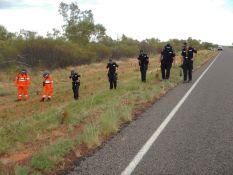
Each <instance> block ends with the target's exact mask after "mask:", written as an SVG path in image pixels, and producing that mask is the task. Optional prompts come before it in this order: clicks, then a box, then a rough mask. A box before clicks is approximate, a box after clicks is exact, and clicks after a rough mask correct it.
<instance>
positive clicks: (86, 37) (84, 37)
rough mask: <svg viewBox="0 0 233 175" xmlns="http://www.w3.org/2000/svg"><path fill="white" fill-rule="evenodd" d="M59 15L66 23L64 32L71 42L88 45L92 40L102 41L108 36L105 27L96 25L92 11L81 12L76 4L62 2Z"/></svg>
mask: <svg viewBox="0 0 233 175" xmlns="http://www.w3.org/2000/svg"><path fill="white" fill-rule="evenodd" d="M59 13H60V14H61V15H62V17H63V20H64V22H65V24H64V25H63V30H64V34H65V36H66V37H67V39H68V40H69V41H72V42H75V43H81V44H87V43H89V42H90V41H91V40H93V41H97V42H98V41H101V40H102V39H103V38H104V37H105V36H106V33H105V31H106V29H105V27H104V26H103V25H101V24H95V23H94V18H93V14H92V11H91V10H85V11H82V10H80V9H79V7H78V5H77V3H76V2H72V3H71V4H66V3H64V2H61V3H60V6H59Z"/></svg>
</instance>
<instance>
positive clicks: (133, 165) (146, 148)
mask: <svg viewBox="0 0 233 175" xmlns="http://www.w3.org/2000/svg"><path fill="white" fill-rule="evenodd" d="M220 54H221V52H220V53H219V54H218V55H217V56H216V58H215V59H214V61H213V62H212V63H211V64H210V65H209V66H208V67H207V68H206V70H205V71H204V72H203V73H202V74H201V76H200V77H199V78H198V79H197V80H196V82H195V83H194V84H193V85H192V87H191V88H190V89H189V90H188V92H187V93H186V94H185V95H184V96H183V98H182V99H181V100H180V101H179V102H178V103H177V105H176V106H175V107H174V108H173V109H172V111H171V112H170V113H169V115H168V116H167V117H166V119H165V120H164V121H163V123H162V124H161V125H160V126H159V127H158V129H157V130H156V131H155V132H154V133H153V135H152V136H151V137H150V138H149V139H148V140H147V142H146V143H145V145H143V147H142V148H141V149H140V151H139V152H138V153H137V155H136V156H135V157H134V158H133V160H132V161H131V162H130V164H129V165H128V166H127V167H126V168H125V170H124V171H123V172H122V173H121V175H130V174H131V173H132V172H133V171H134V169H135V168H136V167H137V165H138V164H139V163H140V161H141V160H142V158H143V157H144V156H145V154H146V153H147V152H148V151H149V149H150V147H151V146H152V145H153V143H154V142H155V141H156V140H157V138H158V137H159V135H160V134H161V133H162V131H163V130H164V129H165V128H166V126H167V124H168V123H169V122H170V121H171V119H172V118H173V117H174V115H175V114H176V112H177V111H178V110H179V109H180V107H181V106H182V104H183V103H184V102H185V100H186V99H187V98H188V96H189V95H190V94H191V92H192V91H193V90H194V88H195V87H196V86H197V84H198V83H199V82H200V80H201V79H202V78H203V76H204V75H205V74H206V72H207V71H208V70H209V69H210V67H211V66H212V65H213V64H214V62H215V61H216V60H217V58H218V57H219V55H220Z"/></svg>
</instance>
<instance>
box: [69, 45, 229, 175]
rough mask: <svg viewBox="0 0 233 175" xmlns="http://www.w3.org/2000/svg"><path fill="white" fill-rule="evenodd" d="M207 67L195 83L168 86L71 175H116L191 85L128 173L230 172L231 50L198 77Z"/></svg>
mask: <svg viewBox="0 0 233 175" xmlns="http://www.w3.org/2000/svg"><path fill="white" fill-rule="evenodd" d="M208 66H209V65H205V66H204V67H203V68H201V69H199V70H198V71H196V72H195V73H194V82H193V83H189V84H182V85H180V86H178V87H176V88H175V89H173V90H171V91H170V92H169V93H168V94H167V95H166V96H165V97H163V98H162V99H161V100H159V101H158V102H157V103H156V104H154V105H153V106H152V107H151V108H150V109H148V110H147V111H146V112H145V113H143V114H142V116H141V117H140V118H139V119H138V120H136V121H134V122H132V123H131V124H130V125H129V126H127V127H125V128H124V129H123V130H122V131H121V132H120V133H119V134H117V135H116V136H115V137H114V138H113V139H112V140H110V141H109V142H108V143H107V144H106V145H104V146H103V148H102V149H100V150H99V151H97V152H96V153H95V154H93V155H91V156H89V157H86V158H84V159H83V160H81V161H80V160H79V161H77V167H76V168H75V169H74V171H73V172H70V173H69V175H89V174H91V175H120V174H121V173H122V172H123V171H124V170H126V168H127V167H128V166H129V164H130V163H131V162H132V161H134V160H135V159H134V157H135V156H136V155H138V152H139V150H140V149H141V148H142V147H143V146H144V145H145V143H146V142H147V141H148V139H149V138H150V137H151V136H152V135H153V134H154V133H155V132H156V131H157V130H158V128H159V127H161V124H162V123H163V121H164V120H165V119H166V118H167V116H169V114H170V112H171V111H172V110H174V107H175V106H176V105H177V104H178V103H179V102H180V100H181V99H182V97H183V96H184V95H185V94H186V92H188V91H189V89H190V88H191V87H192V86H194V85H196V86H195V87H193V90H192V91H191V92H190V94H189V95H188V96H187V98H185V99H183V100H184V101H183V103H182V104H181V105H180V106H179V108H178V110H177V112H175V113H174V115H172V118H170V120H169V122H167V125H165V126H164V128H163V129H162V130H161V133H159V134H158V137H157V138H156V139H155V141H154V142H153V144H151V147H149V149H148V152H146V151H144V153H142V152H141V154H143V155H144V157H142V156H141V159H140V160H139V161H138V164H136V166H134V168H133V169H132V168H131V172H132V173H131V174H133V175H150V174H151V175H215V174H216V175H228V174H229V175H232V174H233V51H232V50H230V49H224V51H222V52H221V53H220V55H219V56H218V57H217V59H216V60H215V62H214V63H213V64H212V65H211V66H210V68H209V69H208V71H207V72H206V73H205V74H204V75H203V77H202V78H199V77H200V75H201V74H202V73H203V72H204V71H205V70H206V68H207V67H208ZM198 78H199V80H198V83H195V81H196V80H197V79H198ZM139 157H140V155H139ZM133 163H134V165H135V162H133ZM128 168H129V167H128ZM129 169H130V168H129ZM126 174H130V173H127V172H126Z"/></svg>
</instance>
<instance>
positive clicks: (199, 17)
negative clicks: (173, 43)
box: [0, 0, 233, 45]
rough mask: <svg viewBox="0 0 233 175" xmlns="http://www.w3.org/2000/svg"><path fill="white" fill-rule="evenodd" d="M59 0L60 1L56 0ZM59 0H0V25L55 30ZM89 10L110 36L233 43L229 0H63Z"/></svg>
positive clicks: (232, 12)
mask: <svg viewBox="0 0 233 175" xmlns="http://www.w3.org/2000/svg"><path fill="white" fill-rule="evenodd" d="M61 1H62V0H61ZM61 1H60V0H0V24H1V25H4V26H5V27H6V28H7V30H8V31H10V32H19V30H20V29H26V30H32V31H35V32H38V33H39V34H40V35H46V33H47V31H51V30H52V28H58V29H60V28H61V25H62V23H63V22H62V18H61V16H59V14H58V7H59V4H60V2H61ZM71 1H73V2H74V1H76V2H77V3H78V5H79V7H80V8H81V9H82V10H86V9H91V10H92V11H93V14H94V18H95V22H96V23H101V24H103V25H104V26H105V27H106V29H107V34H108V35H110V36H111V37H113V38H114V39H116V38H117V36H121V35H122V34H125V35H127V36H129V37H132V38H135V39H138V40H143V39H146V38H152V37H154V38H159V39H160V40H163V41H165V40H168V39H174V38H178V39H187V38H188V37H192V38H195V39H200V40H202V41H208V42H213V43H216V44H221V45H231V44H232V43H233V0H63V2H66V3H70V2H71Z"/></svg>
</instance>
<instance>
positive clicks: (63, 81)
mask: <svg viewBox="0 0 233 175" xmlns="http://www.w3.org/2000/svg"><path fill="white" fill-rule="evenodd" d="M214 55H216V53H214V52H207V51H201V52H199V54H198V56H197V58H196V60H195V62H194V63H195V64H194V66H195V67H198V66H199V65H201V64H202V63H203V62H206V60H209V58H210V57H213V56H214ZM156 59H158V57H156V58H152V59H151V62H150V66H149V71H148V74H147V82H146V83H141V82H140V78H139V72H138V71H136V69H138V64H137V61H136V59H135V60H128V61H126V62H120V63H119V64H120V70H119V86H118V89H117V90H113V91H110V90H109V89H108V82H107V80H106V78H107V77H106V70H105V69H103V67H105V63H101V64H94V65H90V66H87V65H85V66H81V67H79V68H78V70H80V73H82V80H81V88H80V94H81V98H80V100H79V101H74V100H73V99H72V93H71V87H70V80H69V79H68V78H67V77H68V75H69V70H70V69H69V68H67V69H64V70H57V71H54V72H53V75H54V79H56V81H55V83H56V86H55V87H56V89H55V90H54V98H53V100H52V102H51V103H39V102H38V100H39V97H40V96H39V97H33V98H34V99H31V101H30V102H28V103H27V102H25V103H26V104H27V105H26V106H25V107H24V108H23V109H22V108H21V105H22V104H18V103H12V101H13V99H14V97H15V95H14V94H15V92H16V91H15V89H14V88H12V87H11V86H10V85H9V82H8V84H7V83H6V86H7V87H9V88H7V89H6V90H5V89H3V92H2V93H3V94H10V97H11V100H12V101H10V100H9V99H8V98H6V103H7V104H6V105H9V108H8V106H6V107H5V108H4V109H0V113H1V114H0V154H1V153H14V152H15V151H18V150H22V149H23V148H24V147H23V146H24V144H25V143H31V144H32V145H36V144H37V143H38V142H41V143H40V144H41V145H42V146H41V148H40V149H38V150H37V151H36V152H35V153H34V154H33V155H32V159H31V161H30V162H29V164H28V167H29V168H30V170H31V172H30V173H33V172H37V171H36V170H40V172H41V173H42V174H43V173H45V172H46V173H48V172H50V171H51V170H53V169H54V168H55V167H56V165H57V164H58V163H59V162H60V161H62V160H63V159H64V156H65V155H67V154H68V153H69V152H70V151H71V150H72V149H74V147H79V146H80V145H85V146H86V147H87V148H93V147H97V146H99V145H100V144H101V140H102V138H103V137H105V136H109V135H111V134H114V133H116V132H117V131H118V130H119V128H120V126H121V125H122V124H123V123H126V122H129V121H131V120H132V119H133V115H132V114H133V111H134V110H135V109H138V110H140V109H141V108H144V106H143V105H142V104H143V103H147V102H148V101H153V99H154V98H159V97H160V95H161V93H165V92H166V91H167V90H168V89H170V88H173V87H174V86H176V85H177V84H179V83H180V82H181V81H182V77H180V76H179V73H180V68H179V67H178V66H177V65H174V66H173V68H172V72H171V80H170V81H166V82H160V81H157V80H155V67H159V65H158V64H155V62H156ZM87 70H88V71H87ZM121 71H122V74H121ZM123 72H124V73H123ZM34 76H36V74H35V75H34ZM38 76H40V75H38ZM40 78H41V77H40ZM10 79H11V78H9V80H10ZM58 80H59V82H60V83H58ZM37 83H38V82H37V81H36V78H35V79H33V81H32V87H33V88H32V90H31V93H33V94H34V93H35V92H36V89H35V87H36V86H37ZM0 88H1V86H0ZM32 96H33V95H32ZM23 103H24V102H23ZM0 104H1V105H5V103H4V101H1V99H0ZM32 111H33V112H32ZM64 112H66V113H67V118H66V119H65V120H64V123H61V121H62V120H63V113H64ZM79 125H83V129H82V130H81V132H78V133H73V132H74V131H75V128H76V127H77V126H79ZM64 127H65V128H67V129H66V130H64V132H66V133H64V134H65V136H60V137H57V138H54V140H53V141H49V142H50V143H49V145H48V140H43V139H42V140H40V139H41V137H42V138H43V136H44V135H46V136H47V135H48V136H51V135H52V134H51V133H52V131H53V130H57V131H60V129H61V128H64ZM70 135H72V137H69V136H70ZM0 162H1V161H0ZM15 169H16V170H17V171H18V172H20V171H22V172H24V171H27V166H22V167H19V166H18V167H16V168H15ZM16 170H15V171H16ZM0 171H1V167H0Z"/></svg>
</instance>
